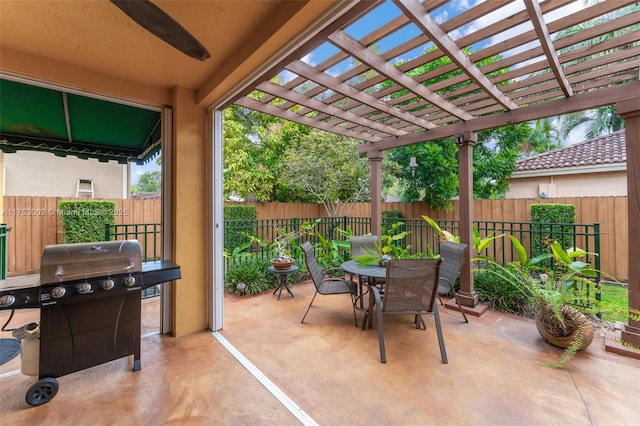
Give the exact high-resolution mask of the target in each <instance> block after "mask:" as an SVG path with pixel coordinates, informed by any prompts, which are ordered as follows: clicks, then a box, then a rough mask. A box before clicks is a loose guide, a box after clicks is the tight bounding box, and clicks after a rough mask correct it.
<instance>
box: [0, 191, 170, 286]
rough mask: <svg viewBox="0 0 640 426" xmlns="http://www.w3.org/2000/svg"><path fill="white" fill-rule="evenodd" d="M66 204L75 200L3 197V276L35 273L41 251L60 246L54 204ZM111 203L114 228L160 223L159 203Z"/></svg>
mask: <svg viewBox="0 0 640 426" xmlns="http://www.w3.org/2000/svg"><path fill="white" fill-rule="evenodd" d="M66 200H77V198H62V197H25V196H5V197H4V200H3V201H4V205H3V216H4V217H3V222H4V223H6V224H7V226H8V227H9V228H10V229H11V231H10V232H9V233H8V235H7V253H8V256H7V276H15V275H25V274H35V273H38V272H39V271H40V257H41V256H42V251H43V250H44V247H45V246H47V245H49V244H61V243H62V238H63V235H62V233H61V229H62V223H61V216H60V214H59V211H58V203H59V202H60V201H66ZM112 201H114V202H115V204H116V206H115V210H114V215H115V221H116V223H117V224H128V223H159V222H160V221H161V211H162V204H161V200H132V199H127V200H112ZM141 243H142V242H141Z"/></svg>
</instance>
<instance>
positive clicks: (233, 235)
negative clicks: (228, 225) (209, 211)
mask: <svg viewBox="0 0 640 426" xmlns="http://www.w3.org/2000/svg"><path fill="white" fill-rule="evenodd" d="M257 217H258V210H257V209H256V206H241V205H235V204H234V205H228V206H224V220H225V221H226V220H238V221H241V222H237V223H236V224H235V225H234V228H240V229H238V230H234V231H230V232H226V230H225V233H224V247H225V248H227V249H229V250H233V249H234V248H235V247H239V246H241V245H242V244H244V243H245V242H247V241H248V237H247V234H255V233H256V232H255V229H254V228H255V223H256V218H257Z"/></svg>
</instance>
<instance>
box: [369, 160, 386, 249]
mask: <svg viewBox="0 0 640 426" xmlns="http://www.w3.org/2000/svg"><path fill="white" fill-rule="evenodd" d="M367 158H368V159H369V161H370V162H371V235H377V236H378V239H379V240H380V238H381V237H382V235H381V234H382V228H381V227H382V160H383V159H384V152H382V151H369V152H367Z"/></svg>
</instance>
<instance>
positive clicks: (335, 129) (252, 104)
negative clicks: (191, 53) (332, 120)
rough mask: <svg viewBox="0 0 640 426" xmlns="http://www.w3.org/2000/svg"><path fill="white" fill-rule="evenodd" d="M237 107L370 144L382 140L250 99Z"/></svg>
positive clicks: (242, 101) (241, 100)
mask: <svg viewBox="0 0 640 426" xmlns="http://www.w3.org/2000/svg"><path fill="white" fill-rule="evenodd" d="M236 105H239V106H242V107H245V108H249V109H252V110H254V111H260V112H263V113H265V114H269V115H273V116H274V117H280V118H283V119H285V120H289V121H293V122H295V123H298V124H302V125H304V126H309V127H315V128H316V129H320V130H325V131H327V132H332V133H337V134H339V135H342V136H346V137H348V138H356V139H361V140H368V141H370V142H376V141H379V140H381V139H380V138H379V137H376V136H373V135H370V134H368V133H364V132H353V131H350V130H346V129H342V128H341V126H334V125H332V124H329V123H325V122H322V121H317V120H313V119H311V118H309V117H306V116H304V115H299V114H296V113H295V112H292V111H289V110H286V109H284V110H283V109H280V108H278V107H275V106H273V105H270V104H263V103H262V102H258V101H256V100H255V99H251V98H248V97H246V96H245V97H244V98H240V99H238V100H237V101H236Z"/></svg>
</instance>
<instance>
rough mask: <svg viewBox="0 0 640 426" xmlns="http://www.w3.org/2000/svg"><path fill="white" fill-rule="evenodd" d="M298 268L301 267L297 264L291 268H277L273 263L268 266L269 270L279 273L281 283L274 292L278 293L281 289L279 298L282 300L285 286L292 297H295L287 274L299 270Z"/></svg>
mask: <svg viewBox="0 0 640 426" xmlns="http://www.w3.org/2000/svg"><path fill="white" fill-rule="evenodd" d="M298 269H299V268H298V267H297V266H296V265H291V267H290V268H289V269H276V268H274V267H273V265H271V266H269V267H268V268H267V272H270V273H272V274H276V275H278V278H280V285H279V286H278V287H277V288H276V289H275V290H274V291H273V294H276V293H277V292H278V290H280V293H278V300H280V296H282V289H283V288H286V289H287V291H288V292H289V294H290V295H291V297H293V292H292V291H291V289H290V288H289V286H288V285H287V275H289V274H294V273H296V272H298Z"/></svg>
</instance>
